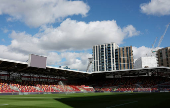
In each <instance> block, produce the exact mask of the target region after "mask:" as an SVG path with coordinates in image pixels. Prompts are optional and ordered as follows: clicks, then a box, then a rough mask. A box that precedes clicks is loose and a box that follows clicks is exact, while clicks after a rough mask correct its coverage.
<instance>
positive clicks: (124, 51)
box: [93, 43, 133, 71]
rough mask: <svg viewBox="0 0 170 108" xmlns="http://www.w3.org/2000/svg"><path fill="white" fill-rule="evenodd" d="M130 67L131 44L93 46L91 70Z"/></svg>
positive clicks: (131, 60)
mask: <svg viewBox="0 0 170 108" xmlns="http://www.w3.org/2000/svg"><path fill="white" fill-rule="evenodd" d="M132 68H133V51H132V46H130V47H121V48H119V46H118V45H117V44H116V43H108V44H102V45H95V46H93V71H112V70H121V69H132Z"/></svg>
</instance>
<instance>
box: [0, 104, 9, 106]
mask: <svg viewBox="0 0 170 108" xmlns="http://www.w3.org/2000/svg"><path fill="white" fill-rule="evenodd" d="M5 105H8V104H0V106H5Z"/></svg>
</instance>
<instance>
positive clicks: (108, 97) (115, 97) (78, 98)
mask: <svg viewBox="0 0 170 108" xmlns="http://www.w3.org/2000/svg"><path fill="white" fill-rule="evenodd" d="M169 96H170V94H169V93H77V94H71V95H66V97H65V98H61V99H58V98H55V100H56V101H59V102H62V103H63V104H66V105H68V106H70V107H73V108H113V107H118V108H130V107H131V108H157V107H158V106H160V108H161V107H168V106H169V104H168V101H170V98H169Z"/></svg>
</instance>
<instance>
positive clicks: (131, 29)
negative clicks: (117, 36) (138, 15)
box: [123, 25, 140, 37]
mask: <svg viewBox="0 0 170 108" xmlns="http://www.w3.org/2000/svg"><path fill="white" fill-rule="evenodd" d="M123 32H125V33H127V35H128V37H132V36H137V35H139V34H140V31H136V29H135V28H134V27H133V26H132V25H128V26H127V27H124V28H123Z"/></svg>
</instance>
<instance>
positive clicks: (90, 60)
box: [86, 58, 93, 72]
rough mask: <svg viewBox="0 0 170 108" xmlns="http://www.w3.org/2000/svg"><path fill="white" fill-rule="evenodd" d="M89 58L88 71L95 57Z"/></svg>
mask: <svg viewBox="0 0 170 108" xmlns="http://www.w3.org/2000/svg"><path fill="white" fill-rule="evenodd" d="M88 60H89V63H88V66H87V70H86V72H88V71H89V69H90V65H91V64H92V63H93V58H88Z"/></svg>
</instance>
